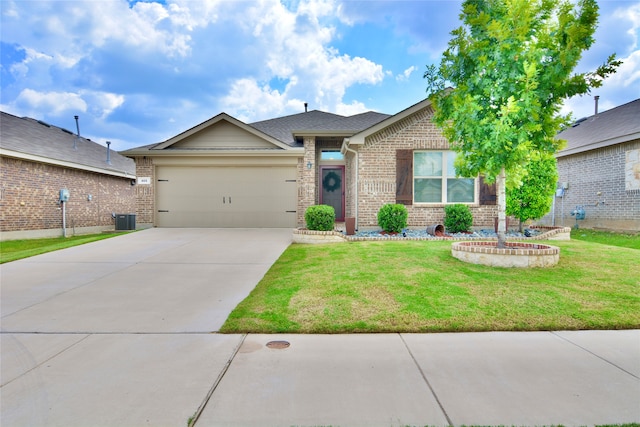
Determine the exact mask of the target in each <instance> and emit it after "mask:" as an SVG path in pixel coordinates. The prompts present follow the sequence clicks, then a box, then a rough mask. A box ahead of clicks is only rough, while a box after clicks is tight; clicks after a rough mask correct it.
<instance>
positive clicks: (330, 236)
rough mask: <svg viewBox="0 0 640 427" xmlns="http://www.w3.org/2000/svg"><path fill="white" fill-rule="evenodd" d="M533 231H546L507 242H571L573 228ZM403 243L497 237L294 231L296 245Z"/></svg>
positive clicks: (544, 227)
mask: <svg viewBox="0 0 640 427" xmlns="http://www.w3.org/2000/svg"><path fill="white" fill-rule="evenodd" d="M529 228H531V229H537V230H546V231H544V232H543V233H542V234H539V235H537V236H533V237H511V238H508V239H507V241H531V240H571V228H569V227H547V226H531V227H529ZM390 240H392V241H403V240H436V241H438V240H448V241H474V240H484V241H487V240H489V241H495V240H498V239H497V238H496V237H448V236H444V237H402V236H386V237H362V236H360V237H359V236H347V235H345V234H344V233H343V232H341V231H315V230H306V229H301V228H297V229H294V230H293V242H294V243H339V242H364V241H390Z"/></svg>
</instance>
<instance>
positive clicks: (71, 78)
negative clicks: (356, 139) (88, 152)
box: [0, 0, 640, 150]
mask: <svg viewBox="0 0 640 427" xmlns="http://www.w3.org/2000/svg"><path fill="white" fill-rule="evenodd" d="M460 4H461V2H460V1H450V0H449V1H445V0H440V1H438V0H411V1H398V0H394V1H391V0H389V1H381V0H380V1H375V0H374V1H371V0H365V1H351V0H281V1H275V0H273V1H270V0H263V1H251V0H247V1H242V0H209V1H205V0H202V1H200V0H167V1H161V2H154V1H145V2H133V1H126V0H76V1H74V0H70V1H58V0H48V1H38V0H19V1H14V0H0V6H1V8H2V9H1V13H2V15H1V22H0V24H1V39H0V43H1V68H0V73H1V74H0V77H1V85H2V86H1V96H0V107H1V109H2V111H5V112H8V113H11V114H14V115H17V116H29V117H33V118H36V119H39V120H44V121H46V122H49V123H51V124H54V125H56V126H60V127H64V128H67V129H69V130H72V131H75V120H74V119H73V116H74V115H78V116H80V133H81V134H82V136H84V137H87V138H91V139H92V140H94V141H96V142H99V143H104V142H106V141H107V140H108V141H111V142H112V148H114V149H115V150H124V149H127V148H132V147H135V146H140V145H146V144H151V143H156V142H161V141H164V140H165V139H168V138H170V137H172V136H174V135H176V134H178V133H180V132H182V131H184V130H187V129H189V128H191V127H193V126H195V125H197V124H199V123H201V122H202V121H205V120H207V119H208V118H210V117H213V116H215V115H217V114H218V113H220V112H226V113H228V114H230V115H232V116H234V117H236V118H238V119H240V120H242V121H245V122H247V123H250V122H253V121H258V120H263V119H268V118H273V117H279V116H283V115H287V114H294V113H299V112H302V111H304V102H308V103H309V109H318V110H323V111H329V112H333V113H336V114H343V115H351V114H357V113H360V112H364V111H369V110H374V111H379V112H383V113H388V114H395V113H397V112H399V111H401V110H403V109H405V108H407V107H409V106H411V105H413V104H415V103H416V102H419V101H420V100H422V99H424V97H425V95H426V94H425V82H424V80H423V78H422V74H423V72H424V70H425V66H426V65H427V64H431V63H438V62H439V58H440V55H441V53H442V51H443V50H444V49H445V48H446V45H447V42H448V41H449V39H450V34H449V33H450V32H451V31H452V30H453V29H454V28H456V27H458V26H459V25H460V22H459V19H458V15H459V12H460ZM599 5H600V23H599V27H598V30H597V32H596V35H595V37H596V43H595V44H594V46H592V48H591V49H590V50H589V51H588V52H586V53H585V54H584V55H583V59H582V61H581V63H580V64H579V67H578V69H577V70H576V71H580V72H582V71H589V70H592V69H594V68H595V67H597V66H598V65H599V64H601V63H602V62H604V61H605V59H606V57H607V56H608V55H609V54H610V53H613V52H615V53H617V55H618V57H619V58H621V59H623V60H624V64H623V66H622V67H621V68H620V70H619V71H618V73H617V74H616V75H615V76H613V77H612V78H610V79H609V80H608V81H607V82H605V84H604V86H603V87H602V88H600V89H597V90H595V91H594V92H593V93H592V94H591V95H599V96H600V110H601V111H603V110H606V109H610V108H613V107H615V106H618V105H622V104H624V103H627V102H629V101H632V100H634V99H637V98H639V97H640V2H639V1H613V0H611V1H608V0H601V1H600V2H599ZM593 104H594V103H593V99H592V96H584V97H578V98H575V99H571V100H569V101H567V103H566V104H565V106H564V112H572V113H573V115H574V116H575V117H576V118H579V117H583V116H588V115H591V114H593V110H594V106H593Z"/></svg>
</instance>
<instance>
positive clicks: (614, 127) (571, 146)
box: [556, 99, 640, 157]
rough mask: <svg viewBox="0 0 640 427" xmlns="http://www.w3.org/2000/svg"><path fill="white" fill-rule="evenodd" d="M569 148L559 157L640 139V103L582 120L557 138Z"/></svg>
mask: <svg viewBox="0 0 640 427" xmlns="http://www.w3.org/2000/svg"><path fill="white" fill-rule="evenodd" d="M556 139H564V140H566V141H567V146H566V147H565V148H564V149H563V150H561V151H559V152H558V153H557V155H556V156H557V157H563V156H569V155H572V154H577V153H581V152H583V151H589V150H595V149H598V148H603V147H608V146H611V145H615V144H620V143H623V142H627V141H632V140H634V139H640V99H636V100H635V101H631V102H629V103H627V104H624V105H621V106H619V107H615V108H612V109H611V110H607V111H603V112H602V113H598V114H595V115H593V116H590V117H587V118H584V119H580V120H578V121H576V122H575V123H574V124H573V125H571V127H568V128H566V129H564V130H563V131H561V132H560V133H558V135H556Z"/></svg>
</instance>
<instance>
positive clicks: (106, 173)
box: [0, 112, 136, 240]
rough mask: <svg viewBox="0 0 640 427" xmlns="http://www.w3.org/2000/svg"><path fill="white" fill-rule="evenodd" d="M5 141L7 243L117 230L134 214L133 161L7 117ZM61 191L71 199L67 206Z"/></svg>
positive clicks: (1, 152)
mask: <svg viewBox="0 0 640 427" xmlns="http://www.w3.org/2000/svg"><path fill="white" fill-rule="evenodd" d="M0 138H1V143H0V162H1V168H0V181H1V184H0V236H1V239H2V240H12V239H23V238H35V237H56V236H62V235H65V234H67V233H66V232H68V233H69V234H73V233H78V234H80V233H94V232H101V231H103V230H113V229H114V226H115V220H114V214H135V210H136V188H135V186H134V184H135V178H136V176H135V173H136V165H135V163H134V161H133V160H131V159H129V158H127V157H124V156H121V155H119V154H118V153H116V152H114V151H110V150H109V149H108V147H104V146H103V145H100V144H97V143H95V142H92V141H90V140H88V139H85V138H82V137H80V136H79V135H77V134H74V133H73V132H71V131H68V130H66V129H63V128H59V127H56V126H53V125H50V124H48V123H45V122H43V121H40V120H35V119H31V118H28V117H16V116H14V115H11V114H8V113H4V112H2V113H1V114H0ZM61 190H67V191H68V194H69V198H68V201H67V202H66V203H64V206H63V205H62V204H61V202H60V199H61ZM63 207H64V209H63ZM63 213H64V218H63ZM63 222H64V223H65V225H66V230H63V228H62V227H63ZM65 231H66V232H65ZM69 234H67V235H69Z"/></svg>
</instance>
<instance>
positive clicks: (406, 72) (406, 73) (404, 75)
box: [396, 65, 418, 81]
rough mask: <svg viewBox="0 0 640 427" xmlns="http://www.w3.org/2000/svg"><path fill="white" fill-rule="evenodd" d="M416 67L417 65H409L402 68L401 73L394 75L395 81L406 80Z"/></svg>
mask: <svg viewBox="0 0 640 427" xmlns="http://www.w3.org/2000/svg"><path fill="white" fill-rule="evenodd" d="M417 69H418V67H416V66H415V65H412V66H411V67H409V68H407V69H406V70H404V71H403V72H402V74H398V75H397V76H396V80H397V81H403V80H408V79H409V77H410V76H411V74H412V73H413V72H414V71H416V70H417Z"/></svg>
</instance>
